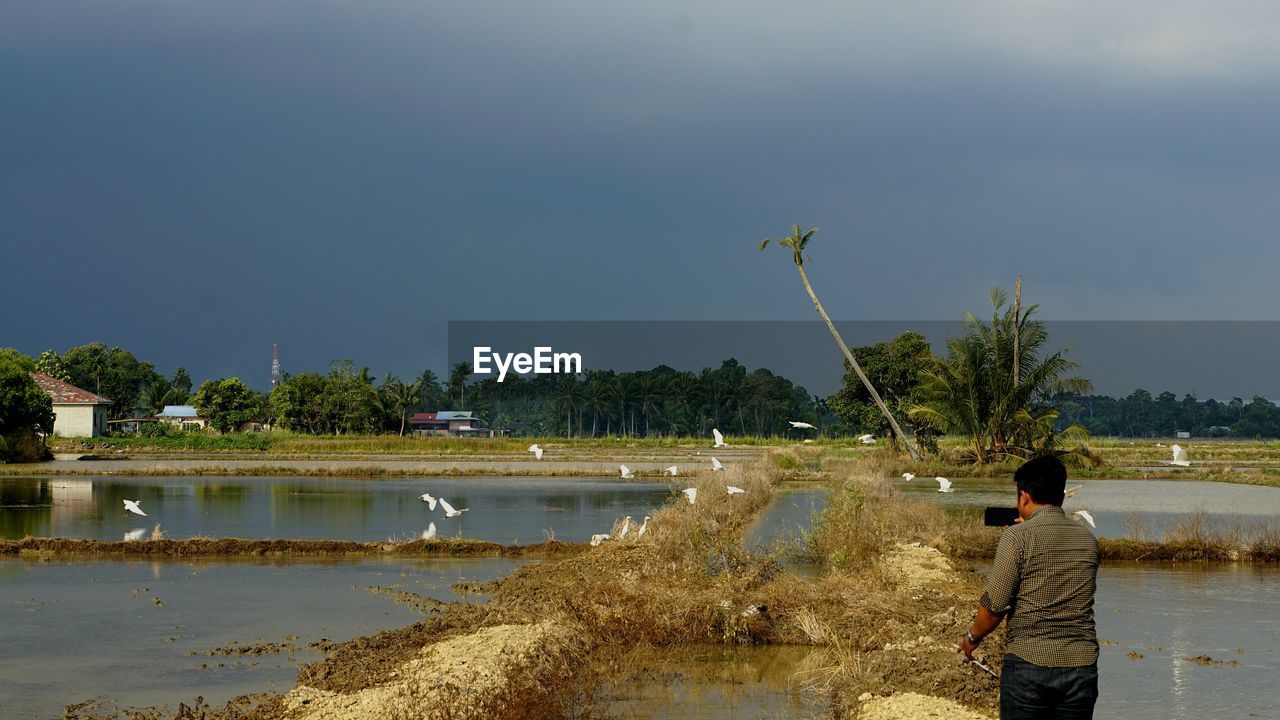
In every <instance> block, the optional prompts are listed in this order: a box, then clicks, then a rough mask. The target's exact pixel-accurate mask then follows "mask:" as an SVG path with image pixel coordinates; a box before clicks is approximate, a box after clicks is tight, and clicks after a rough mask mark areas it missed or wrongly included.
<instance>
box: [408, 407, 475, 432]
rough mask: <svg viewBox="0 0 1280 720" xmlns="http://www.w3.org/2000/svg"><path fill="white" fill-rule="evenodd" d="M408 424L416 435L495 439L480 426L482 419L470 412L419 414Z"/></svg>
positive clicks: (449, 411)
mask: <svg viewBox="0 0 1280 720" xmlns="http://www.w3.org/2000/svg"><path fill="white" fill-rule="evenodd" d="M408 422H409V427H411V428H413V433H414V434H415V435H444V436H450V437H493V431H492V430H490V429H489V428H487V427H482V426H480V424H479V423H480V418H478V417H475V416H474V415H472V414H471V411H470V410H441V411H439V412H419V413H414V414H412V415H410V416H409V419H408Z"/></svg>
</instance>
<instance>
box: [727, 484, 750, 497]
mask: <svg viewBox="0 0 1280 720" xmlns="http://www.w3.org/2000/svg"><path fill="white" fill-rule="evenodd" d="M725 491H726V492H728V493H729V494H730V495H740V494H742V493H744V492H746V490H743V489H742V488H740V487H738V486H736V485H729V486H728V487H726V488H725Z"/></svg>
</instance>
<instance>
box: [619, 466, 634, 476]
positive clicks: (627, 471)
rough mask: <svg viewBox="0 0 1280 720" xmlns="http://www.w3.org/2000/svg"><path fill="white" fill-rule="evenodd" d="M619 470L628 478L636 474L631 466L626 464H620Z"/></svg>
mask: <svg viewBox="0 0 1280 720" xmlns="http://www.w3.org/2000/svg"><path fill="white" fill-rule="evenodd" d="M618 470H620V471H621V472H622V477H624V478H626V479H628V480H630V479H631V478H633V477H635V476H636V474H635V472H634V471H633V470H632V469H631V468H629V467H627V466H626V465H619V466H618Z"/></svg>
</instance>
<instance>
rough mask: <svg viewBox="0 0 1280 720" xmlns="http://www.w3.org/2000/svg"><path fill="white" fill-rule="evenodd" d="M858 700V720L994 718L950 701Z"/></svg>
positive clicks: (898, 696)
mask: <svg viewBox="0 0 1280 720" xmlns="http://www.w3.org/2000/svg"><path fill="white" fill-rule="evenodd" d="M858 700H859V701H860V702H861V703H862V707H861V710H860V712H859V715H858V718H859V720H934V719H935V718H936V719H937V720H991V718H993V717H995V715H994V714H992V715H984V714H982V713H979V712H977V711H975V710H973V709H971V708H967V707H964V706H962V705H959V704H957V703H955V702H952V701H950V700H945V699H943V698H939V697H933V696H930V695H920V694H918V693H913V692H907V693H894V694H892V695H889V696H887V697H879V696H875V695H872V694H870V693H867V694H865V695H863V696H862V697H859V698H858Z"/></svg>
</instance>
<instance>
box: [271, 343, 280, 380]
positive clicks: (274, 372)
mask: <svg viewBox="0 0 1280 720" xmlns="http://www.w3.org/2000/svg"><path fill="white" fill-rule="evenodd" d="M279 384H280V346H279V345H276V344H275V343H271V387H275V386H277V385H279Z"/></svg>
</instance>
